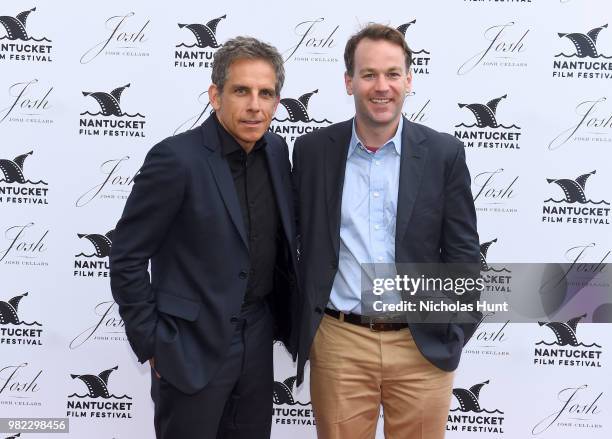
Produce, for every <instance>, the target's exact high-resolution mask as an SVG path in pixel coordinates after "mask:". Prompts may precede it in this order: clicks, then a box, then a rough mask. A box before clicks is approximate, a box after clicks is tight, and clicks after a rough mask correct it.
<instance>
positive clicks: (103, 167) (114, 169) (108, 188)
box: [75, 155, 137, 207]
mask: <svg viewBox="0 0 612 439" xmlns="http://www.w3.org/2000/svg"><path fill="white" fill-rule="evenodd" d="M129 163H130V156H128V155H125V156H123V157H119V158H113V159H109V160H104V161H103V162H102V163H100V164H99V165H97V170H98V172H97V173H96V174H94V175H93V176H92V178H91V180H90V181H88V182H87V183H86V184H87V186H86V189H85V192H83V193H81V194H80V195H79V197H78V198H77V199H76V201H75V206H76V207H84V206H87V205H88V204H91V203H93V202H94V201H96V200H105V201H107V200H118V201H120V202H125V200H127V197H128V195H129V194H130V192H131V190H132V185H133V184H134V177H135V174H136V172H137V171H134V172H132V171H129V170H128V169H129ZM93 182H95V184H92V183H93Z"/></svg>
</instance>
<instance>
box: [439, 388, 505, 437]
mask: <svg viewBox="0 0 612 439" xmlns="http://www.w3.org/2000/svg"><path fill="white" fill-rule="evenodd" d="M487 384H489V380H487V381H484V382H482V383H479V384H475V385H473V386H472V387H470V388H469V389H453V395H454V396H455V399H456V400H457V402H458V403H459V405H458V407H456V408H454V409H451V410H450V413H449V415H448V423H447V424H446V431H466V432H467V431H469V432H475V433H489V434H492V433H493V434H503V433H504V420H505V419H504V412H502V411H501V410H498V409H492V410H488V409H486V408H485V407H484V406H483V403H482V402H481V401H480V393H481V392H482V389H483V387H484V386H485V385H487Z"/></svg>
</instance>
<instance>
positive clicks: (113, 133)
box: [79, 84, 146, 138]
mask: <svg viewBox="0 0 612 439" xmlns="http://www.w3.org/2000/svg"><path fill="white" fill-rule="evenodd" d="M128 88H130V84H126V85H124V86H121V87H117V88H115V89H113V90H111V91H110V92H105V91H95V92H91V91H83V92H82V93H83V97H84V98H87V100H88V101H89V103H90V105H89V108H90V109H91V110H92V111H93V112H91V111H89V110H86V111H84V112H82V113H81V117H80V119H79V135H81V136H96V137H101V136H109V137H135V138H144V137H146V136H145V131H144V129H145V124H146V120H145V116H144V115H143V114H140V113H138V112H133V113H129V112H127V111H124V110H123V108H122V107H124V104H123V103H122V102H121V97H122V95H123V93H124V92H125V90H127V89H128ZM128 106H129V105H128Z"/></svg>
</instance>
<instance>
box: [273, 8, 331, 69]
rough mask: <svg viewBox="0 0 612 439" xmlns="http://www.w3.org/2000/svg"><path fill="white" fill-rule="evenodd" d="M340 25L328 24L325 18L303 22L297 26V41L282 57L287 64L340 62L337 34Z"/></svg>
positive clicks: (295, 31)
mask: <svg viewBox="0 0 612 439" xmlns="http://www.w3.org/2000/svg"><path fill="white" fill-rule="evenodd" d="M339 28H340V25H333V24H327V23H326V22H325V18H324V17H319V18H316V19H314V20H307V21H302V22H300V23H298V24H296V25H295V27H294V28H293V32H294V34H295V35H296V39H295V40H294V43H293V45H292V46H291V47H289V48H288V49H287V50H285V51H284V52H283V53H282V55H283V58H284V60H285V62H289V61H296V62H311V63H326V62H334V63H335V62H338V58H337V47H338V41H337V38H338V36H337V34H336V32H337V31H338V29H339Z"/></svg>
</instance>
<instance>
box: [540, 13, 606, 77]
mask: <svg viewBox="0 0 612 439" xmlns="http://www.w3.org/2000/svg"><path fill="white" fill-rule="evenodd" d="M607 28H608V25H607V24H604V25H603V26H599V27H596V28H593V29H591V30H590V31H588V32H587V33H586V34H582V33H577V32H574V33H559V34H557V35H559V38H561V40H562V41H567V42H568V43H570V42H571V43H572V44H573V49H574V50H572V51H571V52H570V53H564V52H561V53H558V54H557V55H555V60H554V61H553V72H552V76H553V78H580V79H610V78H612V62H611V61H608V60H610V59H612V56H606V55H604V54H603V53H600V51H599V50H598V37H599V34H600V32H601V31H603V30H604V29H607ZM568 45H569V44H568ZM608 47H609V46H608Z"/></svg>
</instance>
